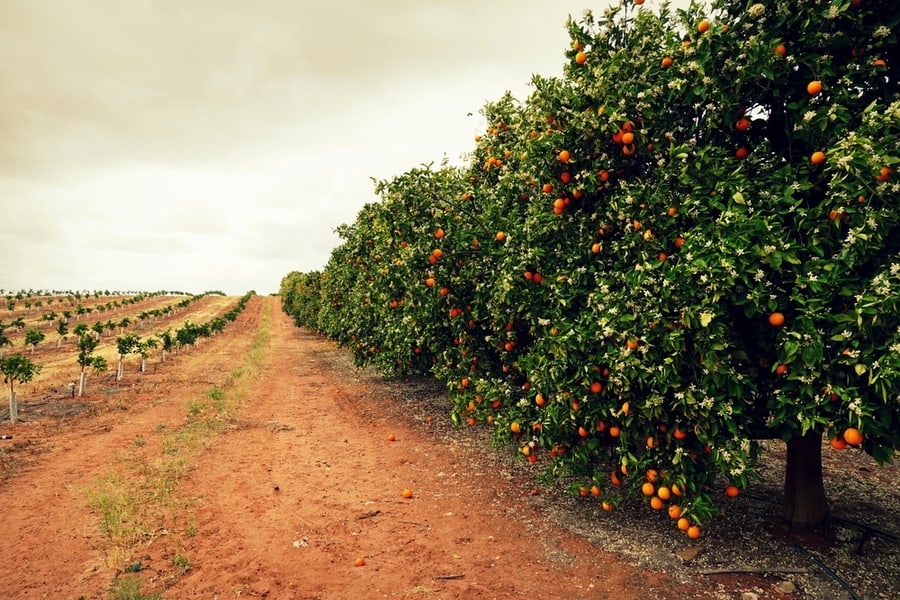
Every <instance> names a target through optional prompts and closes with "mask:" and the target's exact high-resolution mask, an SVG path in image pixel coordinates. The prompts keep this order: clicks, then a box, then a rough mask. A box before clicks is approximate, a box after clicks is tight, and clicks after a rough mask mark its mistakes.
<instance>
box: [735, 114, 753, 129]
mask: <svg viewBox="0 0 900 600" xmlns="http://www.w3.org/2000/svg"><path fill="white" fill-rule="evenodd" d="M734 128H735V129H737V130H738V131H747V130H748V129H750V119H748V118H746V117H743V118H741V119H738V121H737V123H735V124H734Z"/></svg>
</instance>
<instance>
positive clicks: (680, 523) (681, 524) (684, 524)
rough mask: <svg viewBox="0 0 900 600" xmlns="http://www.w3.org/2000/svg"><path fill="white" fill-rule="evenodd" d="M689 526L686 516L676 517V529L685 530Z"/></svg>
mask: <svg viewBox="0 0 900 600" xmlns="http://www.w3.org/2000/svg"><path fill="white" fill-rule="evenodd" d="M690 526H691V522H690V521H688V520H687V517H681V518H679V519H678V529H680V530H681V531H687V530H688V529H689V528H690Z"/></svg>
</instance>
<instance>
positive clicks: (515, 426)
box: [509, 421, 522, 433]
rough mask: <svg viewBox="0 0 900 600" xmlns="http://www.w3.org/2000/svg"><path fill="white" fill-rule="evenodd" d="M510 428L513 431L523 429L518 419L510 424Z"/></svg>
mask: <svg viewBox="0 0 900 600" xmlns="http://www.w3.org/2000/svg"><path fill="white" fill-rule="evenodd" d="M509 430H510V431H512V432H513V433H519V432H520V431H521V430H522V429H521V428H520V427H519V422H518V421H513V422H512V423H510V424H509Z"/></svg>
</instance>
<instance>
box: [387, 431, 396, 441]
mask: <svg viewBox="0 0 900 600" xmlns="http://www.w3.org/2000/svg"><path fill="white" fill-rule="evenodd" d="M387 439H388V441H389V442H393V441H395V440H396V439H397V436H395V435H394V434H393V433H389V434H388V436H387Z"/></svg>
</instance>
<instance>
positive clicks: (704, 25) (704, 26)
mask: <svg viewBox="0 0 900 600" xmlns="http://www.w3.org/2000/svg"><path fill="white" fill-rule="evenodd" d="M697 31H698V32H699V33H706V32H707V31H709V21H707V20H706V19H703V20H702V21H700V22H699V23H697Z"/></svg>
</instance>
